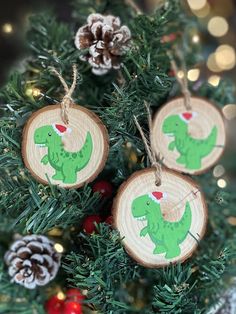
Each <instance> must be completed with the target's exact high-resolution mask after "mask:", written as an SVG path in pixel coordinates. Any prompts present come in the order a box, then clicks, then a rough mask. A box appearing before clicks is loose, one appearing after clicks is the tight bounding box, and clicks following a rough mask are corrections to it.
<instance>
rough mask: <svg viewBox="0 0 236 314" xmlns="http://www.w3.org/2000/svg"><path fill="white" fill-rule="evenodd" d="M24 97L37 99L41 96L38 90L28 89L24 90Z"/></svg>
mask: <svg viewBox="0 0 236 314" xmlns="http://www.w3.org/2000/svg"><path fill="white" fill-rule="evenodd" d="M25 93H26V95H27V96H33V97H38V96H40V94H41V91H40V89H38V88H36V87H33V88H32V87H29V88H27V89H26V92H25Z"/></svg>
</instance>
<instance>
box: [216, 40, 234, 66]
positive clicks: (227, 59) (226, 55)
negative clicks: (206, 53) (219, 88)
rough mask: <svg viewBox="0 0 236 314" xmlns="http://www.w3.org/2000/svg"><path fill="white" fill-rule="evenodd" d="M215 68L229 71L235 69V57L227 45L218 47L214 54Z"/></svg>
mask: <svg viewBox="0 0 236 314" xmlns="http://www.w3.org/2000/svg"><path fill="white" fill-rule="evenodd" d="M215 60H216V64H217V66H218V67H219V68H220V69H221V70H231V69H233V68H234V67H235V64H236V56H235V50H234V48H233V47H231V46H229V45H220V46H219V47H218V48H217V49H216V52H215Z"/></svg>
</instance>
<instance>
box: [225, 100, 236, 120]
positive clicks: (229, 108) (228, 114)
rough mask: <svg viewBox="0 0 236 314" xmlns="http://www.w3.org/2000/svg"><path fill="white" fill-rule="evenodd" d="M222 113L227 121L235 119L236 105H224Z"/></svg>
mask: <svg viewBox="0 0 236 314" xmlns="http://www.w3.org/2000/svg"><path fill="white" fill-rule="evenodd" d="M222 111H223V114H224V116H225V118H226V119H227V120H232V119H234V118H236V104H229V105H226V106H224V108H223V110H222Z"/></svg>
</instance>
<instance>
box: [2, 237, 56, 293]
mask: <svg viewBox="0 0 236 314" xmlns="http://www.w3.org/2000/svg"><path fill="white" fill-rule="evenodd" d="M60 259H61V255H60V254H59V253H57V252H56V251H55V249H54V242H52V241H50V240H49V239H48V238H47V237H45V236H42V235H28V236H25V237H23V238H21V239H20V240H17V241H15V242H14V243H13V244H12V245H11V247H10V250H9V251H7V252H6V254H5V262H6V264H7V265H8V266H9V269H8V273H9V275H10V276H11V277H12V282H16V283H18V284H20V285H22V286H24V287H25V288H28V289H34V288H35V287H36V286H44V285H46V284H47V283H48V282H49V281H51V280H52V279H53V278H54V277H55V276H56V274H57V271H58V269H59V266H60Z"/></svg>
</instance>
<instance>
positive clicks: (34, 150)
mask: <svg viewBox="0 0 236 314" xmlns="http://www.w3.org/2000/svg"><path fill="white" fill-rule="evenodd" d="M58 75H59V74H58ZM75 76H76V75H74V82H75V81H76V79H75ZM60 79H61V80H63V79H62V78H61V77H60ZM63 83H65V82H64V80H63ZM65 84H66V83H65ZM72 88H73V87H72ZM68 92H71V91H69V88H68V91H67V95H66V96H65V97H66V98H65V97H64V98H63V101H62V103H63V102H66V104H67V105H69V106H68V108H64V107H63V106H62V104H60V105H51V106H46V107H44V108H43V109H40V110H38V111H37V112H35V113H34V114H33V115H32V116H31V117H30V119H29V120H28V122H27V123H26V125H25V128H24V131H23V142H22V155H23V160H24V162H25V165H26V167H27V168H28V169H29V170H30V172H31V174H32V175H33V176H34V177H35V178H36V179H37V180H38V181H39V182H41V183H44V184H48V183H49V182H50V183H51V184H54V185H58V186H60V187H63V188H77V187H80V186H82V185H84V184H85V183H88V182H91V181H93V180H94V179H95V178H96V177H97V175H98V174H99V172H100V171H101V170H102V169H103V167H104V165H105V162H106V159H107V155H108V147H109V146H108V134H107V130H106V128H105V126H104V125H103V123H102V121H101V120H100V119H99V118H98V117H97V116H96V115H95V114H94V113H93V112H91V111H90V110H88V109H85V108H84V107H81V106H79V105H75V104H73V103H72V101H71V98H68ZM71 93H72V92H71ZM68 100H69V103H68ZM65 113H66V115H65ZM65 116H66V119H65Z"/></svg>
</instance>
